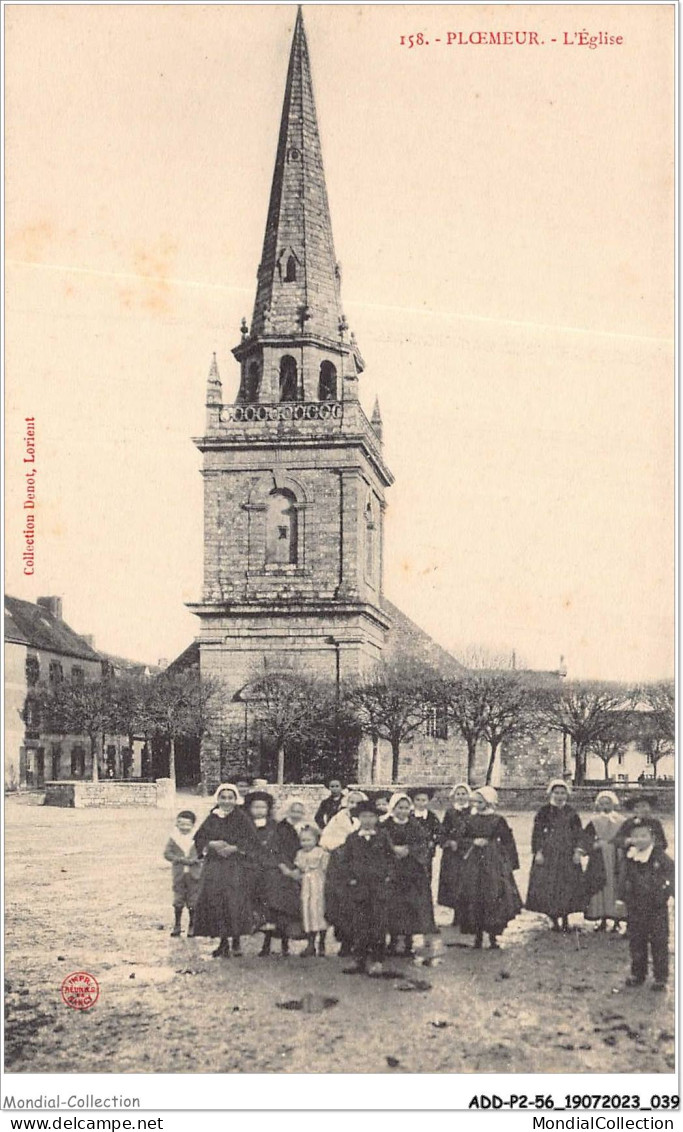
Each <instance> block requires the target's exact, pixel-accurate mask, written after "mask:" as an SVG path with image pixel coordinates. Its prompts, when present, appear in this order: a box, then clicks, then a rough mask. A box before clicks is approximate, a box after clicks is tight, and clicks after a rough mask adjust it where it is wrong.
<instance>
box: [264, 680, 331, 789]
mask: <svg viewBox="0 0 683 1132" xmlns="http://www.w3.org/2000/svg"><path fill="white" fill-rule="evenodd" d="M253 703H254V711H255V716H256V720H257V722H258V724H259V727H260V730H261V734H262V735H263V737H264V738H266V739H267V740H270V742H271V743H272V744H273V745H274V747H275V748H276V750H277V781H278V783H282V782H284V780H285V756H286V751H287V747H288V746H289V745H297V746H300V745H302V744H305V743H306V742H307V741H308V740H309V739H310V738H311V736H312V735H313V734H314V728H315V722H316V718H317V715H318V709H317V706H316V696H315V686H314V685H313V684H312V682H311V681H309V680H307V679H305V677H303V676H300V675H298V674H297V673H291V674H290V673H279V672H268V671H266V672H265V674H264V675H262V676H261V677H260V678H259V679H258V682H257V684H256V686H255V695H254V700H253Z"/></svg>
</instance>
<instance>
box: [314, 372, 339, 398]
mask: <svg viewBox="0 0 683 1132" xmlns="http://www.w3.org/2000/svg"><path fill="white" fill-rule="evenodd" d="M318 400H319V401H336V400H337V371H336V369H335V368H334V366H333V365H332V362H323V363H322V365H321V366H320V380H319V381H318Z"/></svg>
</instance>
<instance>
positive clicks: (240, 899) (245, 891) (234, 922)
mask: <svg viewBox="0 0 683 1132" xmlns="http://www.w3.org/2000/svg"><path fill="white" fill-rule="evenodd" d="M194 840H195V845H196V846H197V853H198V854H199V856H200V857H204V858H205V863H204V869H203V873H202V881H201V889H200V892H199V897H198V899H197V907H196V909H195V920H194V933H195V935H205V936H220V937H221V938H225V937H226V936H233V937H236V936H240V935H248V934H250V933H251V932H252V931H253V926H254V924H253V913H252V903H251V897H252V878H253V862H254V860H255V859H256V857H257V854H258V851H259V845H258V841H257V839H256V836H255V832H254V826H253V825H252V823H251V821H250V820H249V818H248V817H247V815H246V814H245V813H244V811H243V810H242V809H241V808H238V807H236V808H235V809H234V810H232V812H231V813H229V814H226V816H225V817H220V816H219V814H218V813H217V812H216V811H213V812H212V813H210V814H209V816H208V817H207V818H206V820H205V821H204V822H203V823H202V825H200V827H199V829H198V830H197V832H196V834H195V838H194ZM210 841H225V842H227V843H228V845H236V846H237V849H238V852H237V853H233V854H232V855H231V856H230V857H219V856H218V855H217V854H216V853H215V851H214V850H213V849H211V848H209V842H210Z"/></svg>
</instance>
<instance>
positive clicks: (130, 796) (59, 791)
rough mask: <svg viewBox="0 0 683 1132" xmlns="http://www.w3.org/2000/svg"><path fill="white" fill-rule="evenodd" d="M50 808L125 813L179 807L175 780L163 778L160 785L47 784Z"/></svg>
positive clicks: (110, 783)
mask: <svg viewBox="0 0 683 1132" xmlns="http://www.w3.org/2000/svg"><path fill="white" fill-rule="evenodd" d="M44 804H45V805H46V806H66V807H68V808H70V809H74V810H84V809H91V808H95V807H103V806H105V807H107V808H115V809H125V808H128V807H131V806H132V807H135V808H136V809H139V808H140V807H141V806H145V807H149V806H153V807H155V808H164V809H166V808H171V807H173V806H174V805H175V791H174V790H172V789H171V780H170V779H168V778H160V779H158V780H157V781H156V782H111V781H109V780H106V779H105V780H103V781H102V782H83V781H82V780H80V779H78V780H72V781H55V782H46V783H45V803H44Z"/></svg>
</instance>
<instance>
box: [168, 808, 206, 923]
mask: <svg viewBox="0 0 683 1132" xmlns="http://www.w3.org/2000/svg"><path fill="white" fill-rule="evenodd" d="M196 821H197V819H196V817H195V815H194V814H193V813H192V810H181V811H180V813H179V814H178V816H177V818H176V820H175V828H174V830H173V831H172V833H171V836H170V837H169V839H168V841H167V842H166V848H165V849H164V857H165V859H166V860H167V861H170V862H171V864H172V866H173V868H172V883H173V912H174V916H175V923H174V925H173V930H172V932H171V935H172V936H174V937H176V936H179V935H180V921H181V918H182V914H183V908H187V909H188V911H189V913H190V922H189V925H188V929H187V934H188V936H193V935H194V909H195V905H196V903H197V896H198V894H199V880H200V877H201V872H202V863H201V861H200V860H199V858H198V856H197V848H196V846H195V843H194V827H195V823H196Z"/></svg>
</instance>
